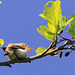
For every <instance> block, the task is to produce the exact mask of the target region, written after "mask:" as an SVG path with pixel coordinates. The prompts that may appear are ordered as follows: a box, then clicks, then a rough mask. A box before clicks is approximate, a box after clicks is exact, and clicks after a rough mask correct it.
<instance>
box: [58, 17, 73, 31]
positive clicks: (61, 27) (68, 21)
mask: <svg viewBox="0 0 75 75" xmlns="http://www.w3.org/2000/svg"><path fill="white" fill-rule="evenodd" d="M73 19H74V18H71V19H70V20H68V19H67V18H66V17H65V16H64V17H63V18H62V20H61V21H60V23H59V26H60V28H59V29H58V31H59V32H60V31H61V30H62V29H63V28H64V27H65V26H66V25H68V24H69V23H70V22H71V21H72V20H73Z"/></svg>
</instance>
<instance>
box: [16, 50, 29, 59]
mask: <svg viewBox="0 0 75 75" xmlns="http://www.w3.org/2000/svg"><path fill="white" fill-rule="evenodd" d="M15 53H16V55H17V56H18V57H19V58H26V57H27V55H28V52H27V51H26V50H24V49H17V50H16V52H15Z"/></svg>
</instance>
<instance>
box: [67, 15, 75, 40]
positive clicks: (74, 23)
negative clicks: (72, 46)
mask: <svg viewBox="0 0 75 75" xmlns="http://www.w3.org/2000/svg"><path fill="white" fill-rule="evenodd" d="M70 18H72V19H73V20H72V21H71V23H70V24H69V28H70V30H68V29H66V32H67V33H69V34H71V37H72V38H73V40H75V14H73V15H71V17H70Z"/></svg>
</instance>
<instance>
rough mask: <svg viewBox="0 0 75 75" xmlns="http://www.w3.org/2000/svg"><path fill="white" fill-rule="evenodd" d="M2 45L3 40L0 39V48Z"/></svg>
mask: <svg viewBox="0 0 75 75" xmlns="http://www.w3.org/2000/svg"><path fill="white" fill-rule="evenodd" d="M3 44H4V40H3V39H0V47H1V46H2V45H3Z"/></svg>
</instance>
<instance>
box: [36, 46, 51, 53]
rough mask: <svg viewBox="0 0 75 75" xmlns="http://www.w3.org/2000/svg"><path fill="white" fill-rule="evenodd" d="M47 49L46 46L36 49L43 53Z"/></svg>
mask: <svg viewBox="0 0 75 75" xmlns="http://www.w3.org/2000/svg"><path fill="white" fill-rule="evenodd" d="M45 50H46V48H44V47H39V48H37V50H36V54H42V53H43V52H44V51H45ZM49 51H51V50H49ZM49 51H48V52H49Z"/></svg>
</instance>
